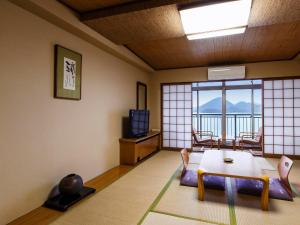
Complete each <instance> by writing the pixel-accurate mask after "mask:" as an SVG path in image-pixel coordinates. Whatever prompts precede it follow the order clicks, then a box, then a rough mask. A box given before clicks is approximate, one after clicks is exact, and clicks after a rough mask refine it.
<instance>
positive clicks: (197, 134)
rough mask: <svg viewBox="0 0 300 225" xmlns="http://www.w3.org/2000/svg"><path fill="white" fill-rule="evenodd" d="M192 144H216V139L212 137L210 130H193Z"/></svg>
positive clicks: (210, 145) (211, 145)
mask: <svg viewBox="0 0 300 225" xmlns="http://www.w3.org/2000/svg"><path fill="white" fill-rule="evenodd" d="M192 134H193V146H209V147H211V148H212V147H213V146H214V145H217V141H216V140H215V139H214V138H213V132H211V131H196V130H193V132H192Z"/></svg>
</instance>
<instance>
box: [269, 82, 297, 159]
mask: <svg viewBox="0 0 300 225" xmlns="http://www.w3.org/2000/svg"><path fill="white" fill-rule="evenodd" d="M264 145H265V146H264V151H265V153H267V154H286V155H300V79H285V80H267V81H264Z"/></svg>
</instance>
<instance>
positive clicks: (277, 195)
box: [235, 178, 293, 201]
mask: <svg viewBox="0 0 300 225" xmlns="http://www.w3.org/2000/svg"><path fill="white" fill-rule="evenodd" d="M235 181H236V189H237V191H238V193H242V194H249V195H256V196H260V195H261V193H262V190H263V182H262V181H259V180H247V179H235ZM269 197H270V198H274V199H281V200H287V201H293V197H292V196H290V194H289V193H288V191H287V190H286V188H285V187H284V185H283V184H282V183H281V181H280V180H279V179H276V178H270V186H269Z"/></svg>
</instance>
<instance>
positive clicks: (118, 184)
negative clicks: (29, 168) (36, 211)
mask: <svg viewBox="0 0 300 225" xmlns="http://www.w3.org/2000/svg"><path fill="white" fill-rule="evenodd" d="M201 156H202V154H201V153H192V155H191V160H190V162H191V163H192V164H191V165H190V167H191V168H197V163H199V160H201ZM257 160H258V162H259V163H262V164H263V165H264V167H265V168H266V171H267V173H269V174H270V176H277V174H276V171H272V170H271V169H272V168H273V169H274V168H276V164H277V162H278V159H267V160H265V159H262V158H258V159H257ZM180 170H181V158H180V154H179V152H171V151H160V152H159V153H157V154H155V155H154V156H153V157H151V158H149V159H148V160H146V161H145V162H143V163H141V164H140V165H139V166H137V167H135V168H134V169H132V170H131V171H130V172H129V173H127V174H126V175H124V176H123V177H121V178H120V179H119V180H117V181H115V182H114V183H113V184H111V185H110V186H108V187H106V188H105V189H103V190H102V191H100V192H98V193H97V194H95V195H93V196H91V197H90V198H89V199H87V200H84V201H83V202H82V203H80V204H78V205H77V206H75V207H73V208H72V209H70V210H69V211H68V212H66V213H65V214H63V215H62V216H60V217H59V218H58V219H57V220H55V221H54V222H53V223H51V224H52V225H101V224H104V225H123V224H124V225H133V224H143V225H154V224H155V225H159V224H162V225H169V224H170V225H171V224H172V225H177V224H183V225H185V224H186V225H192V224H193V225H207V224H230V225H234V224H240V225H242V224H243V225H285V224H286V225H297V224H300V223H299V215H298V214H299V212H300V198H299V197H295V198H294V201H293V202H288V201H282V200H274V199H270V210H269V211H267V212H266V211H262V210H261V209H260V198H258V197H253V196H246V195H241V194H236V191H235V190H234V188H232V185H231V180H230V179H227V180H226V185H227V191H226V192H224V191H214V190H207V191H206V199H205V201H204V202H201V201H198V198H197V188H193V187H184V186H180V185H179V175H180ZM290 181H291V183H292V185H293V189H294V190H295V193H297V187H299V184H300V161H295V164H294V167H293V168H292V171H291V174H290Z"/></svg>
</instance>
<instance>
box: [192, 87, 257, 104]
mask: <svg viewBox="0 0 300 225" xmlns="http://www.w3.org/2000/svg"><path fill="white" fill-rule="evenodd" d="M196 96H197V92H196V91H194V92H193V107H196V106H197V100H196V98H197V97H196ZM218 97H222V91H221V90H215V91H199V105H203V104H205V103H207V102H209V101H211V100H213V99H214V98H218ZM226 97H227V101H229V102H231V103H233V104H236V103H238V102H242V101H244V102H251V90H250V89H244V90H227V92H226ZM254 101H255V104H261V90H258V89H257V90H255V91H254Z"/></svg>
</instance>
